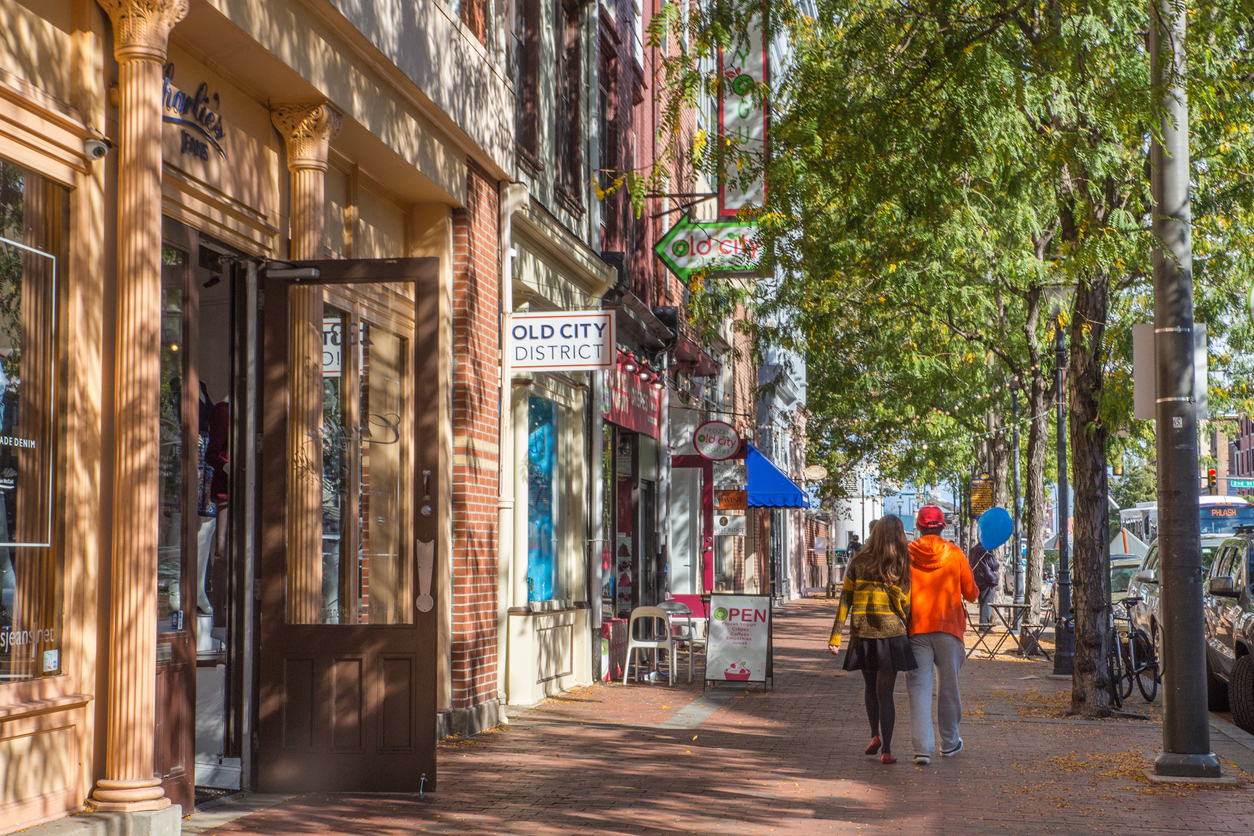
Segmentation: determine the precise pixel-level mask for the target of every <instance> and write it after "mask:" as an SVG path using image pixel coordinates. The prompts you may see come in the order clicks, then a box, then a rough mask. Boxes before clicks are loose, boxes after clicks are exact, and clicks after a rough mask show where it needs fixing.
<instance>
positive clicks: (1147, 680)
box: [1128, 630, 1158, 702]
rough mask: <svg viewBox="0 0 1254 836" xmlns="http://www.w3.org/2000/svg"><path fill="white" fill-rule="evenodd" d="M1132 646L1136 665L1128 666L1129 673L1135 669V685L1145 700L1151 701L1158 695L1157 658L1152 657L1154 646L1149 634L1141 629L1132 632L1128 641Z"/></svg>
mask: <svg viewBox="0 0 1254 836" xmlns="http://www.w3.org/2000/svg"><path fill="white" fill-rule="evenodd" d="M1128 644H1129V646H1131V647H1132V650H1133V656H1134V657H1135V658H1136V665H1135V666H1133V667H1130V668H1128V671H1129V673H1131V672H1132V671H1136V687H1137V690H1139V691H1140V692H1141V696H1143V697H1145V701H1146V702H1153V701H1154V697H1156V696H1158V660H1157V659H1155V658H1154V647H1153V645H1151V644H1150V640H1149V636H1147V635H1145V632H1144V631H1142V630H1137V631H1136V632H1135V633H1133V634H1132V637H1131V639H1130V640H1129V642H1128Z"/></svg>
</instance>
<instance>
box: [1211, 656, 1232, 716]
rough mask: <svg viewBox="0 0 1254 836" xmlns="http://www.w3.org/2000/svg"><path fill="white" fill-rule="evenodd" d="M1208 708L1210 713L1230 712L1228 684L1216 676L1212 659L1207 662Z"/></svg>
mask: <svg viewBox="0 0 1254 836" xmlns="http://www.w3.org/2000/svg"><path fill="white" fill-rule="evenodd" d="M1206 708H1207V710H1208V711H1227V710H1228V683H1227V682H1224V681H1223V680H1222V679H1220V678H1219V677H1217V676H1215V672H1214V671H1213V670H1211V666H1210V659H1207V660H1206Z"/></svg>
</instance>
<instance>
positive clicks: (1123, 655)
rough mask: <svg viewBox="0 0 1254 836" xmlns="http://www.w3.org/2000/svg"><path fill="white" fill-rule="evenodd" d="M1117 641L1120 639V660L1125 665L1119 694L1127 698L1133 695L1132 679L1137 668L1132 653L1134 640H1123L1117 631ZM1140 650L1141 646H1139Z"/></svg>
mask: <svg viewBox="0 0 1254 836" xmlns="http://www.w3.org/2000/svg"><path fill="white" fill-rule="evenodd" d="M1115 637H1116V641H1119V661H1120V662H1121V663H1122V665H1123V671H1122V674H1123V676H1122V678H1121V679H1120V680H1119V696H1120V697H1121V698H1122V699H1124V700H1126V699H1127V698H1128V697H1130V696H1132V680H1133V679H1134V678H1135V677H1134V676H1133V673H1132V672H1133V671H1134V670H1136V657H1135V656H1133V655H1132V642H1131V641H1126V642H1125V641H1122V640H1120V639H1119V634H1118V633H1117V632H1116V633H1115ZM1137 650H1140V648H1137Z"/></svg>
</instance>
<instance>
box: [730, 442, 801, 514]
mask: <svg viewBox="0 0 1254 836" xmlns="http://www.w3.org/2000/svg"><path fill="white" fill-rule="evenodd" d="M745 466H746V469H747V470H748V480H749V491H748V493H749V507H750V508H809V507H810V501H809V500H808V499H806V492H805V491H803V490H802V489H801V488H799V487H797V484H796V483H795V482H793V480H791V479H789V478H788V476H787V474H785V473H784V471H782V470H780V469H779V468H778V467H776V466H775V463H774V462H772V461H771V460H770V459H768V458H767V457H766V456H764V455H762V454H761V453H759V452H758V448H756V447H754V446H753V445H752V444H750V445H749V453H748V455H746V456H745Z"/></svg>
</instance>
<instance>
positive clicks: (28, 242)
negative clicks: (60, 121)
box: [0, 160, 68, 681]
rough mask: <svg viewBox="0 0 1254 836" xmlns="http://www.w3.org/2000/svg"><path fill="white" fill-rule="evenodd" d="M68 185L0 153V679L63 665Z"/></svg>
mask: <svg viewBox="0 0 1254 836" xmlns="http://www.w3.org/2000/svg"><path fill="white" fill-rule="evenodd" d="M67 206H68V193H67V192H66V190H65V189H63V188H61V187H60V186H57V185H56V184H54V183H51V182H49V181H48V180H45V179H44V178H42V177H40V176H38V175H36V174H34V173H32V172H29V171H27V170H25V169H23V168H22V167H20V166H17V165H14V164H13V163H10V162H7V161H4V160H0V681H14V680H22V679H33V678H37V677H40V676H54V675H56V674H59V673H60V672H61V668H62V665H63V662H64V660H62V659H61V638H62V637H61V600H62V580H63V579H62V570H61V558H60V554H59V549H58V547H57V544H56V543H54V542H53V537H52V516H51V515H52V496H53V492H54V490H55V486H54V478H55V472H54V462H55V461H56V458H55V456H54V450H53V448H54V440H55V439H54V427H55V417H56V411H57V409H58V408H59V403H58V400H57V394H56V393H57V391H58V386H57V374H58V367H57V362H58V354H59V352H58V347H59V345H60V337H59V334H58V330H57V322H58V319H57V316H58V311H57V300H58V288H59V287H60V286H61V284H62V283H63V282H62V279H63V277H64V270H65V261H66V257H65V245H66V239H67V232H68V214H67Z"/></svg>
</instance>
